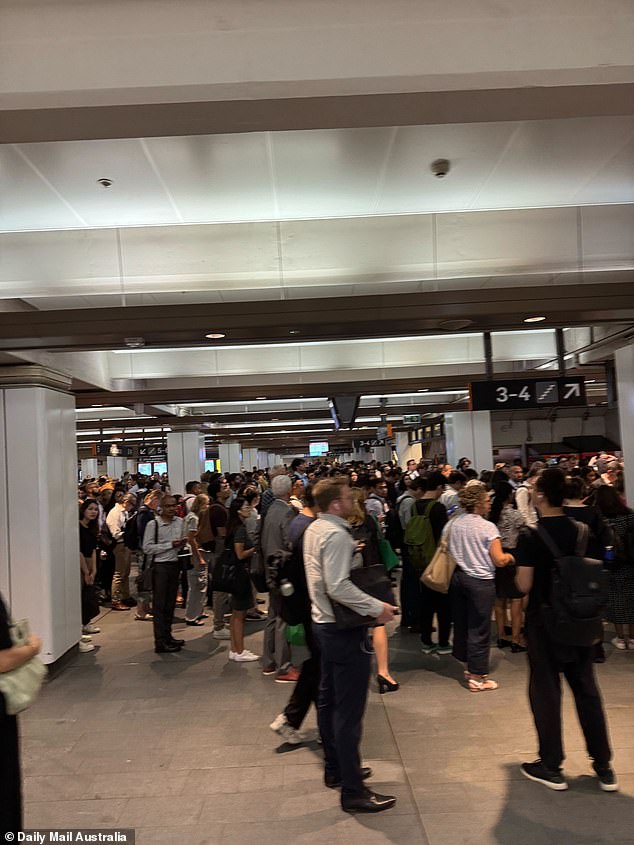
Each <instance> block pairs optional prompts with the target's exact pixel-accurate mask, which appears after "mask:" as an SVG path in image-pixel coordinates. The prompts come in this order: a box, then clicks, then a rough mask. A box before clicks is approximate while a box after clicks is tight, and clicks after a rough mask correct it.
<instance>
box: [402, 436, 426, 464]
mask: <svg viewBox="0 0 634 845" xmlns="http://www.w3.org/2000/svg"><path fill="white" fill-rule="evenodd" d="M395 440H396V452H397V454H398V463H399V466H400V467H402V468H403V469H406V468H407V462H408V461H410V460H413V461H416V462H418V461H420V459H421V458H422V456H423V445H422V443H409V442H408V440H407V432H406V431H397V432H396V437H395Z"/></svg>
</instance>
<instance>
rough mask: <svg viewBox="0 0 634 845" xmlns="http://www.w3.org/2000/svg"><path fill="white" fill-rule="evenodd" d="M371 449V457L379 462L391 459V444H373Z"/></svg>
mask: <svg viewBox="0 0 634 845" xmlns="http://www.w3.org/2000/svg"><path fill="white" fill-rule="evenodd" d="M371 451H372V458H373V459H374V460H375V461H379V462H380V463H382V464H384V463H387V461H391V460H392V447H391V446H374V447H373V449H372V450H371Z"/></svg>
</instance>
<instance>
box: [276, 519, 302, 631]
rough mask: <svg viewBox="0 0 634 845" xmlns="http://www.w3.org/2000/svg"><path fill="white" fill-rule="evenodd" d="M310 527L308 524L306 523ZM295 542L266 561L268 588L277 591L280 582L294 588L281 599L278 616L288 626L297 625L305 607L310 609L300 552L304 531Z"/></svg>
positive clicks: (300, 620)
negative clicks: (287, 583) (289, 584)
mask: <svg viewBox="0 0 634 845" xmlns="http://www.w3.org/2000/svg"><path fill="white" fill-rule="evenodd" d="M308 525H310V523H308ZM308 525H306V526H305V527H304V529H303V530H302V533H301V534H300V535H299V537H298V538H297V540H296V543H295V544H294V545H293V546H292V547H290V548H288V549H280V550H279V551H277V552H274V553H273V554H271V555H269V557H268V560H267V575H268V577H267V582H268V585H269V587H270V588H272V589H278V590H279V588H280V585H281V584H282V581H285V580H286V581H290V583H291V584H292V585H293V587H294V592H293V594H292V595H291V596H284V595H283V596H282V597H281V599H282V600H281V611H280V616H281V617H282V619H283V620H284V622H286V623H287V624H288V625H299V624H300V623H301V622H303V621H304V619H305V618H306V610H307V606H308V607H310V597H309V595H308V585H307V584H306V572H305V570H304V557H303V554H302V552H301V548H302V545H303V544H302V541H303V537H304V531H306V528H308Z"/></svg>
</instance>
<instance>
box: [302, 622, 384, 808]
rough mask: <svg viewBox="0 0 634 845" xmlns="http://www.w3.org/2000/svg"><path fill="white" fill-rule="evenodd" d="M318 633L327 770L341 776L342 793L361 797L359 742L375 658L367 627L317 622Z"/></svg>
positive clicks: (320, 711) (320, 712)
mask: <svg viewBox="0 0 634 845" xmlns="http://www.w3.org/2000/svg"><path fill="white" fill-rule="evenodd" d="M313 634H314V635H315V639H316V640H317V643H318V645H319V647H320V648H321V683H320V687H319V704H318V707H317V717H318V722H319V732H320V734H321V738H322V741H323V744H324V755H325V758H326V774H327V775H332V776H335V777H336V776H340V777H341V783H342V793H344V794H346V795H356V796H360V795H363V793H364V785H363V778H362V776H361V757H360V754H359V745H360V743H361V734H362V723H363V714H364V712H365V705H366V700H367V697H368V683H369V680H370V660H371V648H370V646H369V645H368V629H367V627H365V626H362V627H359V628H350V629H348V630H340V629H339V628H337V626H336V625H335V624H331V623H324V624H321V625H318V624H316V623H314V624H313Z"/></svg>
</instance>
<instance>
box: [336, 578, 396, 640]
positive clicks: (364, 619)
mask: <svg viewBox="0 0 634 845" xmlns="http://www.w3.org/2000/svg"><path fill="white" fill-rule="evenodd" d="M349 578H350V580H351V581H352V583H353V584H354V585H355V587H358V588H359V589H360V590H362V591H363V592H364V593H367V594H368V595H369V596H372V598H374V599H378V600H379V601H382V602H385V603H386V604H391V605H393V606H396V599H395V598H394V592H393V590H392V581H391V579H390V576H389V575H388V574H387V572H386V570H385V567H384V566H383V564H382V563H377V564H374V565H373V566H362V567H361V568H360V569H351V570H350V575H349ZM328 598H330V596H329V597H328ZM330 603H331V604H332V609H333V613H334V614H335V624H336V625H337V628H341V629H344V630H345V629H347V628H359V627H361V626H362V625H374V624H375V622H376V619H375V617H374V616H362V615H361V614H360V613H357V612H356V610H352V608H350V607H348V606H347V605H345V604H340V603H339V602H337V601H335V600H334V599H332V598H330Z"/></svg>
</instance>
